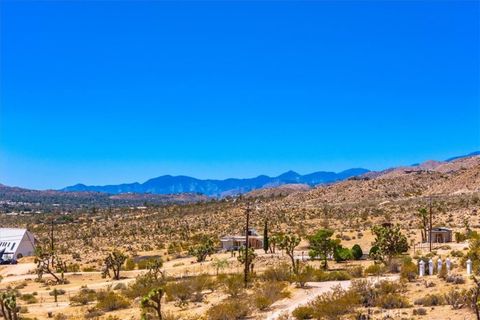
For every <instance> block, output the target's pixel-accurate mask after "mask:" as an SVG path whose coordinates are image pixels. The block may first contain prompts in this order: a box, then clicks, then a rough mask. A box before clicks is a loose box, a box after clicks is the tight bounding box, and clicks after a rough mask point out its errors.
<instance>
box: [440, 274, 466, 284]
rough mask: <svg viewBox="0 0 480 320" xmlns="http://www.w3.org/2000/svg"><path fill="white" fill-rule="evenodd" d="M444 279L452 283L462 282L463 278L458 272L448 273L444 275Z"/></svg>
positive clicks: (463, 281)
mask: <svg viewBox="0 0 480 320" xmlns="http://www.w3.org/2000/svg"><path fill="white" fill-rule="evenodd" d="M445 281H447V282H448V283H453V284H464V283H465V278H464V277H463V276H462V275H459V274H450V275H447V276H446V277H445Z"/></svg>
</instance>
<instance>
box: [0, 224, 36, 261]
mask: <svg viewBox="0 0 480 320" xmlns="http://www.w3.org/2000/svg"><path fill="white" fill-rule="evenodd" d="M2 251H3V255H2V256H1V257H0V259H2V260H6V259H19V258H21V257H26V256H31V255H34V254H35V237H34V236H33V234H32V233H31V232H30V231H28V230H27V229H16V228H0V252H2Z"/></svg>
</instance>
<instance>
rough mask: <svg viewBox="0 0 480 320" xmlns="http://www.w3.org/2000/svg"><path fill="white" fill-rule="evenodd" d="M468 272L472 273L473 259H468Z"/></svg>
mask: <svg viewBox="0 0 480 320" xmlns="http://www.w3.org/2000/svg"><path fill="white" fill-rule="evenodd" d="M467 274H468V275H471V274H472V260H470V259H468V260H467Z"/></svg>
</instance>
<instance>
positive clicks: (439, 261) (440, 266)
mask: <svg viewBox="0 0 480 320" xmlns="http://www.w3.org/2000/svg"><path fill="white" fill-rule="evenodd" d="M437 272H438V273H439V274H440V272H442V259H441V258H440V259H438V260H437Z"/></svg>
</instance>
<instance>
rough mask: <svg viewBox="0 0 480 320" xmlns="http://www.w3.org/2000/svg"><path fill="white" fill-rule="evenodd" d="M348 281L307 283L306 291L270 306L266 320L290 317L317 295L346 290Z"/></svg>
mask: <svg viewBox="0 0 480 320" xmlns="http://www.w3.org/2000/svg"><path fill="white" fill-rule="evenodd" d="M368 280H370V281H372V282H376V281H380V280H391V281H394V280H398V276H390V277H380V278H378V277H370V278H368ZM351 283H352V282H351V281H350V280H346V281H326V282H309V283H308V287H309V288H308V289H304V290H295V291H294V293H293V295H292V296H291V297H290V298H286V299H282V300H279V301H277V302H275V303H274V304H273V305H272V309H273V311H271V312H269V313H268V314H267V317H266V319H267V320H276V319H278V318H279V317H280V316H281V315H283V314H288V315H290V314H291V313H292V311H293V310H295V309H296V308H297V307H299V306H302V305H305V304H307V303H309V302H311V301H313V300H314V299H315V298H316V297H318V296H319V295H321V294H323V293H326V292H328V291H330V290H332V289H333V288H334V287H336V286H341V287H342V288H343V289H347V288H348V287H350V285H351Z"/></svg>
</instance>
